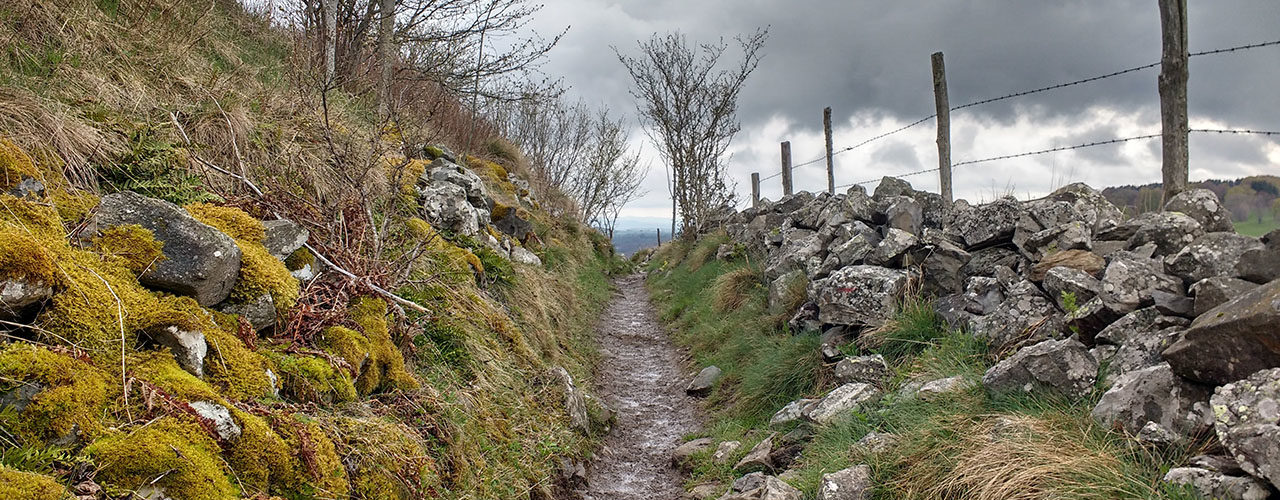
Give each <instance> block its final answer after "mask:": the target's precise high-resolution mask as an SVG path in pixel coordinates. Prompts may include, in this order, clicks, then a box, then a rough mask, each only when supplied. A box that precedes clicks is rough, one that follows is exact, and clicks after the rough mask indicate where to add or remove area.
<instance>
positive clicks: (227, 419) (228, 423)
mask: <svg viewBox="0 0 1280 500" xmlns="http://www.w3.org/2000/svg"><path fill="white" fill-rule="evenodd" d="M189 404H190V406H191V409H193V410H195V411H196V413H197V414H198V415H200V417H201V418H204V419H205V420H208V421H209V423H211V424H213V430H214V432H215V433H217V435H218V439H219V440H221V441H226V442H228V443H234V442H236V440H238V439H240V426H239V425H238V424H236V421H235V419H233V418H231V411H230V410H228V409H227V407H225V406H222V405H220V404H218V403H214V402H212V401H192V402H191V403H189Z"/></svg>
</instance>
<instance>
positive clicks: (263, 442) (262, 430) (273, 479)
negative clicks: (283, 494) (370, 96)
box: [224, 408, 300, 496]
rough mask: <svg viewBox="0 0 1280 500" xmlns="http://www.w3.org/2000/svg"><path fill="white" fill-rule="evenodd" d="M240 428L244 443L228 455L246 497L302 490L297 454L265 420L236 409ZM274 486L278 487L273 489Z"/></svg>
mask: <svg viewBox="0 0 1280 500" xmlns="http://www.w3.org/2000/svg"><path fill="white" fill-rule="evenodd" d="M231 415H232V417H233V418H235V420H236V423H238V424H239V425H240V429H241V432H240V439H237V440H236V442H235V443H233V444H232V445H231V446H230V447H229V448H228V449H227V450H226V451H225V452H224V455H225V456H226V460H227V464H228V465H230V466H231V470H232V471H234V472H235V477H237V478H239V480H240V484H241V485H243V486H242V488H243V489H244V492H243V493H244V494H245V495H246V496H251V495H253V494H257V493H266V492H268V491H270V490H275V491H297V490H298V489H299V486H300V485H299V479H300V477H299V476H298V467H297V465H296V463H295V462H296V460H297V459H296V458H295V457H294V452H295V450H292V449H290V448H289V445H288V444H286V443H285V441H284V438H282V437H280V435H279V434H277V433H276V432H275V430H273V429H272V428H271V425H270V424H268V423H267V421H266V420H264V419H263V418H261V417H259V416H257V415H252V414H249V413H246V412H243V411H240V410H238V409H235V408H232V409H231ZM273 485H274V487H273Z"/></svg>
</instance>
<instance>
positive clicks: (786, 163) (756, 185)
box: [752, 40, 1280, 205]
mask: <svg viewBox="0 0 1280 500" xmlns="http://www.w3.org/2000/svg"><path fill="white" fill-rule="evenodd" d="M1275 46H1280V40H1271V41H1265V42H1258V43H1250V44H1245V45H1237V46H1232V47H1224V48H1218V49H1212V50H1204V51H1198V52H1189V53H1185V54H1184V57H1186V58H1192V57H1200V56H1208V55H1217V54H1227V53H1234V52H1241V51H1248V50H1253V49H1260V48H1266V47H1275ZM937 57H939V58H940V57H941V54H940V53H939V54H938V55H937ZM1162 64H1163V61H1161V62H1155V63H1150V64H1143V65H1140V66H1134V67H1131V68H1125V69H1122V70H1118V71H1112V72H1109V73H1104V74H1100V75H1095V76H1090V77H1087V78H1080V79H1077V80H1072V81H1068V82H1063V83H1057V84H1053V85H1048V86H1044V87H1039V88H1034V89H1030V90H1023V91H1018V92H1012V93H1009V94H1005V95H1001V96H998V97H991V98H985V99H980V100H976V101H972V102H968V103H965V104H961V105H958V106H949V107H945V108H944V107H941V106H940V107H939V108H938V109H939V110H940V111H939V112H941V110H943V109H946V110H947V112H948V114H949V113H950V112H952V111H961V110H966V109H970V108H975V107H979V106H982V105H986V104H991V103H996V102H1000V101H1005V100H1009V99H1016V98H1020V97H1026V96H1030V95H1035V94H1040V93H1044V92H1050V91H1054V90H1059V89H1064V88H1068V87H1073V86H1076V85H1084V84H1088V83H1093V82H1098V81H1102V80H1106V79H1110V78H1115V77H1119V76H1123V75H1127V74H1131V73H1136V72H1140V71H1143V70H1148V69H1152V68H1156V67H1160V66H1161V65H1162ZM936 73H937V72H936V68H935V79H936V78H937V77H938V75H937V74H936ZM943 78H945V77H943ZM942 85H943V90H942V92H944V93H945V80H944V82H943V84H942ZM942 99H944V101H943V102H945V96H943V97H942ZM1184 116H1185V115H1184ZM936 118H938V114H937V113H934V114H930V115H928V116H924V117H921V118H919V119H917V120H915V121H912V122H910V123H908V124H906V125H904V126H901V127H898V128H895V129H892V130H889V131H886V132H883V133H880V134H877V135H874V136H872V137H870V138H867V139H864V140H862V141H860V142H857V143H854V144H852V145H849V146H845V147H841V148H838V149H835V150H833V151H832V152H831V153H830V154H827V153H824V154H823V155H822V156H819V157H817V158H814V159H812V160H808V161H805V162H802V163H798V164H795V165H791V164H790V142H784V143H783V157H782V165H783V168H782V169H780V170H779V171H777V172H775V173H773V174H771V175H768V176H765V177H760V176H759V174H758V173H755V174H752V204H753V205H758V204H759V193H760V182H763V181H767V180H771V179H775V178H778V177H783V176H785V178H784V182H783V187H784V193H783V195H784V196H785V195H789V194H791V192H790V190H791V186H792V182H791V179H790V177H791V175H792V171H793V170H794V169H797V168H802V167H807V166H809V165H813V164H816V163H819V162H824V161H826V162H827V166H828V172H827V175H828V176H833V175H834V172H832V171H831V169H832V162H831V161H828V160H829V159H830V158H832V157H834V156H838V155H841V154H843V153H847V152H850V151H855V150H858V149H860V148H863V147H866V146H868V145H871V144H874V143H876V142H877V141H880V140H882V139H885V138H887V137H891V136H894V135H897V134H900V133H903V132H906V131H907V130H910V129H913V128H915V127H917V126H919V125H922V124H924V123H926V122H928V121H930V120H934V119H936ZM1186 131H1187V132H1188V133H1197V134H1228V135H1255V136H1280V131H1269V130H1253V129H1207V128H1187V129H1186ZM828 133H829V132H828ZM1163 135H1164V134H1163V133H1154V134H1144V135H1137V136H1131V137H1120V138H1114V139H1107V140H1099V141H1093V142H1088V143H1082V144H1075V145H1070V146H1061V147H1053V148H1047V149H1040V150H1035V151H1025V152H1020V153H1012V154H1004V155H998V156H992V157H988V158H978V159H970V160H964V161H958V162H954V163H951V162H947V165H946V169H947V170H948V172H946V174H944V175H948V176H949V174H950V170H951V169H952V168H955V167H963V166H969V165H975V164H980V163H988V162H995V161H1002V160H1010V159H1016V158H1024V157H1029V156H1037V155H1043V154H1049V153H1056V152H1062V151H1071V150H1076V149H1084V148H1092V147H1098V146H1106V145H1112V144H1121V143H1128V142H1133V141H1140V140H1149V139H1155V138H1159V137H1163ZM948 136H949V134H948ZM827 140H828V141H830V137H828V138H827ZM941 140H942V139H941V138H940V141H941ZM948 142H949V141H948ZM945 147H946V148H947V150H948V154H949V149H950V144H949V143H948V144H947V145H946V146H945ZM943 169H944V167H943V166H941V165H940V166H939V167H934V168H928V169H921V170H915V171H910V172H903V173H899V174H895V175H894V177H899V178H903V177H912V176H917V175H923V174H928V173H935V172H938V173H941V172H942V170H943ZM880 180H881V179H869V180H862V181H856V182H849V183H845V184H838V185H833V186H831V187H830V189H831V190H832V191H834V190H835V189H844V188H848V187H851V186H855V185H866V184H872V183H875V182H879V181H880ZM944 182H945V184H946V185H948V186H949V184H950V179H949V178H947V179H945V181H944ZM833 194H834V193H833ZM945 194H950V193H945Z"/></svg>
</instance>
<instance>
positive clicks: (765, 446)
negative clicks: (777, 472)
mask: <svg viewBox="0 0 1280 500" xmlns="http://www.w3.org/2000/svg"><path fill="white" fill-rule="evenodd" d="M777 436H778V433H776V432H774V433H770V434H769V436H768V437H766V438H764V439H763V440H761V441H760V442H759V443H756V445H755V446H754V447H752V448H751V451H749V452H747V456H745V457H742V460H739V461H738V463H737V464H736V465H734V466H733V470H736V471H738V472H761V471H772V470H773V460H772V459H770V458H769V453H771V452H772V451H773V440H774V439H775V438H776V437H777Z"/></svg>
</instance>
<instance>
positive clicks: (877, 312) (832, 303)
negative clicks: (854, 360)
mask: <svg viewBox="0 0 1280 500" xmlns="http://www.w3.org/2000/svg"><path fill="white" fill-rule="evenodd" d="M907 281H908V274H907V272H906V271H902V270H897V269H888V268H884V267H876V266H849V267H846V268H843V269H840V270H838V271H836V272H834V273H831V275H830V276H828V277H826V278H823V279H820V280H816V281H814V282H812V283H810V284H809V296H810V297H811V298H812V299H813V301H814V302H815V303H816V304H817V306H818V319H819V320H820V321H821V322H823V323H826V324H833V325H860V326H880V325H882V324H884V322H885V321H887V320H888V319H889V318H891V317H893V314H894V313H895V312H896V311H897V307H898V306H897V304H898V299H900V298H901V297H902V294H903V293H904V291H905V289H906V286H907Z"/></svg>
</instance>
